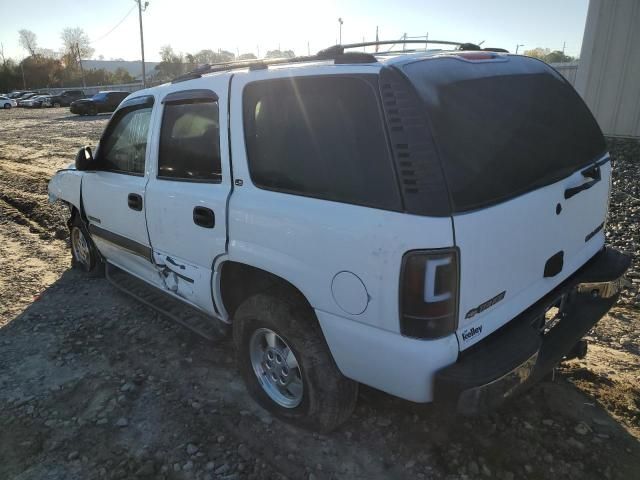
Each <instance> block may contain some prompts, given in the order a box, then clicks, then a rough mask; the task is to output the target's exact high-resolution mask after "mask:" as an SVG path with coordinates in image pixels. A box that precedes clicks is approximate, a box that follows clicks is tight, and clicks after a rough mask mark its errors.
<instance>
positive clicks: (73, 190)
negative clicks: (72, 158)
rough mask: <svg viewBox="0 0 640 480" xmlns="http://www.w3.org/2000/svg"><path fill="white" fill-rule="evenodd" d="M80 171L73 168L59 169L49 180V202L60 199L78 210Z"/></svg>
mask: <svg viewBox="0 0 640 480" xmlns="http://www.w3.org/2000/svg"><path fill="white" fill-rule="evenodd" d="M81 183H82V172H79V171H77V170H76V169H75V168H68V169H65V170H59V171H58V172H57V173H56V174H55V175H54V176H53V177H52V178H51V180H50V181H49V188H48V191H49V203H54V202H55V201H57V200H62V201H64V202H66V203H68V204H70V205H73V206H74V207H76V208H77V209H78V210H80V186H81Z"/></svg>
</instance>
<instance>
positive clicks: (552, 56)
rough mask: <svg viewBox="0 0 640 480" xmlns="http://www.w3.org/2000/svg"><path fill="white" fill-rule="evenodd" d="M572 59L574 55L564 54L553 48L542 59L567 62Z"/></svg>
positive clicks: (548, 61)
mask: <svg viewBox="0 0 640 480" xmlns="http://www.w3.org/2000/svg"><path fill="white" fill-rule="evenodd" d="M574 60H575V58H574V57H571V56H569V55H565V54H564V53H563V52H561V51H560V50H554V51H553V52H551V53H549V54H548V55H547V56H546V57H545V59H544V61H545V62H547V63H568V62H573V61H574Z"/></svg>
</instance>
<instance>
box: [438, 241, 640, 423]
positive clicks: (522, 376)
mask: <svg viewBox="0 0 640 480" xmlns="http://www.w3.org/2000/svg"><path fill="white" fill-rule="evenodd" d="M630 263H631V257H630V256H628V255H626V254H623V253H620V252H618V251H617V250H614V249H611V248H608V247H607V248H604V249H603V250H601V251H600V252H599V253H598V254H596V255H595V256H594V257H593V258H592V259H591V260H589V262H587V263H586V264H585V265H584V266H583V267H582V268H581V269H580V270H578V271H577V272H576V273H575V274H573V275H572V276H571V277H569V278H568V279H567V280H565V281H564V282H563V283H562V284H561V285H559V286H558V287H557V288H556V289H554V290H553V291H551V292H549V294H547V295H546V296H545V297H544V298H542V299H540V300H539V301H538V302H536V304H534V305H533V306H531V307H530V308H529V309H527V310H526V311H525V312H523V313H522V314H520V315H518V317H516V318H514V319H513V320H512V321H511V322H509V323H508V324H507V325H505V326H504V327H503V328H501V329H500V330H498V331H496V332H494V333H493V334H491V335H490V336H489V337H487V338H486V339H484V340H482V341H481V342H479V343H478V344H476V345H474V346H473V347H471V348H470V349H468V350H467V351H465V352H464V353H463V354H462V355H460V357H459V359H458V361H457V362H456V363H454V364H453V365H450V366H448V367H445V368H443V369H442V370H440V371H438V372H437V373H436V375H435V380H434V402H435V403H437V404H439V405H442V406H445V407H446V408H455V410H457V411H458V412H459V413H462V414H465V415H473V414H478V413H483V412H487V411H489V410H492V409H494V408H496V407H497V406H499V405H500V404H502V403H503V402H504V401H505V400H507V399H508V398H510V397H512V396H513V395H514V394H515V393H516V392H518V391H520V390H523V389H525V388H527V386H529V385H531V384H533V383H535V382H536V381H538V380H540V379H541V378H542V377H544V376H545V375H546V374H547V373H548V372H549V371H551V370H552V369H553V367H554V366H555V365H557V364H558V363H559V362H560V361H561V360H562V359H563V357H565V356H566V355H567V353H568V352H569V351H570V350H571V349H572V348H573V346H574V345H575V344H576V343H577V342H578V341H579V340H580V339H581V338H582V337H583V336H584V335H585V334H586V333H587V332H588V331H589V330H590V329H591V328H592V327H593V326H594V325H595V324H596V323H597V322H598V320H600V319H601V318H602V317H603V316H604V315H605V313H606V312H607V311H608V310H609V309H610V308H611V307H612V306H613V305H614V304H615V302H616V301H617V299H618V295H619V292H620V290H621V289H622V288H623V287H624V286H625V285H626V279H625V278H624V273H625V272H626V270H627V269H628V268H629V264H630ZM551 306H558V307H559V308H560V314H559V316H558V318H557V319H556V320H555V322H554V324H553V325H549V324H547V325H546V327H545V325H544V314H545V312H546V311H547V310H548V309H549V307H551ZM543 332H544V333H543Z"/></svg>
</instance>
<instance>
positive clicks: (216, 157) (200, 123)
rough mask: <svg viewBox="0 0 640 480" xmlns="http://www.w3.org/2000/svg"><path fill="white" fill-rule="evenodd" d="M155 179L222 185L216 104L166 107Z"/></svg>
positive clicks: (206, 102)
mask: <svg viewBox="0 0 640 480" xmlns="http://www.w3.org/2000/svg"><path fill="white" fill-rule="evenodd" d="M158 178H160V179H167V180H186V181H194V182H212V183H216V182H220V181H221V179H222V170H221V165H220V126H219V123H218V102H217V101H210V100H203V101H196V102H195V103H167V104H165V107H164V114H163V116H162V128H161V130H160V152H159V156H158Z"/></svg>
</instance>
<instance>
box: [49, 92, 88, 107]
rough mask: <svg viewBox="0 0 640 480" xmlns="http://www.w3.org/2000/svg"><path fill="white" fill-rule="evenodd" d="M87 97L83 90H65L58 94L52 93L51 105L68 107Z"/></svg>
mask: <svg viewBox="0 0 640 480" xmlns="http://www.w3.org/2000/svg"><path fill="white" fill-rule="evenodd" d="M85 97H86V95H85V94H84V91H82V90H65V91H64V92H62V93H59V94H57V95H51V106H53V107H68V106H69V105H71V104H72V103H73V102H75V101H76V100H80V99H81V98H85Z"/></svg>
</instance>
